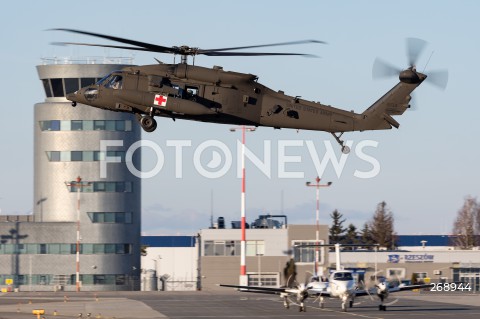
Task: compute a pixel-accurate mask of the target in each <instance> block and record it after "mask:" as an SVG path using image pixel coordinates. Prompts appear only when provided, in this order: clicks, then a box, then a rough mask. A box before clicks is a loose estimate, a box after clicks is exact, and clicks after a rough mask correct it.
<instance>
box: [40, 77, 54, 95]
mask: <svg viewBox="0 0 480 319" xmlns="http://www.w3.org/2000/svg"><path fill="white" fill-rule="evenodd" d="M42 82H43V88H44V89H45V94H46V95H47V97H52V88H51V87H50V81H49V80H48V79H43V80H42Z"/></svg>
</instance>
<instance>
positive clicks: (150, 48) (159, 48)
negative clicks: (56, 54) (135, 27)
mask: <svg viewBox="0 0 480 319" xmlns="http://www.w3.org/2000/svg"><path fill="white" fill-rule="evenodd" d="M50 30H52V31H65V32H72V33H78V34H84V35H90V36H93V37H97V38H102V39H107V40H111V41H115V42H120V43H125V44H130V45H134V46H137V47H141V48H145V49H146V50H142V51H151V52H158V53H174V54H180V53H181V52H180V51H179V50H178V49H177V48H168V47H164V46H161V45H156V44H151V43H147V42H140V41H135V40H130V39H125V38H120V37H114V36H111V35H106V34H100V33H94V32H87V31H81V30H75V29H63V28H58V29H50ZM98 46H100V45H98ZM132 50H138V49H135V48H133V49H132Z"/></svg>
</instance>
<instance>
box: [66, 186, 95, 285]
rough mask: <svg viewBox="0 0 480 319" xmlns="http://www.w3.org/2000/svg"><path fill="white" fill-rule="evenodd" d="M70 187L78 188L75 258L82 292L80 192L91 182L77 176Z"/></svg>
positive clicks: (76, 276)
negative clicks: (85, 181) (83, 181)
mask: <svg viewBox="0 0 480 319" xmlns="http://www.w3.org/2000/svg"><path fill="white" fill-rule="evenodd" d="M66 185H67V186H68V187H75V188H76V190H77V243H76V258H75V269H76V271H75V291H76V292H80V192H81V191H82V187H86V186H89V185H90V183H88V182H87V183H82V178H81V177H80V176H78V177H77V180H76V181H75V182H71V183H69V184H66Z"/></svg>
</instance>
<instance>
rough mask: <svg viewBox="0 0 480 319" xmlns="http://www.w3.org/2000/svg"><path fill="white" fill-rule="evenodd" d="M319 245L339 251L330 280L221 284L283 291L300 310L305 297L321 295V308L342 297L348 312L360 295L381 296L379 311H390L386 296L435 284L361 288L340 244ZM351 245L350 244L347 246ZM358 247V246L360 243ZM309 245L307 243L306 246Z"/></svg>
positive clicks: (287, 302)
mask: <svg viewBox="0 0 480 319" xmlns="http://www.w3.org/2000/svg"><path fill="white" fill-rule="evenodd" d="M317 246H330V247H331V246H335V251H336V264H337V265H336V270H335V271H333V272H332V273H331V274H330V277H329V281H328V282H324V281H318V280H314V281H311V282H308V283H305V284H299V285H297V286H296V287H294V288H272V287H254V286H237V285H220V286H221V287H231V288H237V289H240V291H243V292H253V293H267V294H279V295H280V297H282V298H283V301H284V306H285V308H287V309H288V308H289V307H290V298H295V299H296V303H297V304H298V305H299V311H306V306H305V302H304V301H305V300H306V299H307V298H308V297H317V298H319V300H320V307H321V308H324V305H325V297H328V298H339V299H340V300H341V301H342V310H343V311H347V303H348V305H349V307H353V303H354V300H355V298H356V297H361V296H370V297H372V295H376V296H377V297H378V298H379V299H380V304H379V306H378V310H383V311H386V310H387V305H386V304H384V301H385V299H387V298H388V296H389V295H390V294H391V293H396V292H399V291H405V290H413V289H420V288H427V287H431V284H423V285H407V286H402V287H393V288H391V287H388V284H387V282H385V281H380V282H377V283H375V286H374V287H372V288H367V289H359V287H358V285H357V283H356V282H355V278H354V277H353V272H352V271H349V270H343V269H341V268H342V267H341V262H340V244H335V245H308V247H317ZM345 246H347V245H345ZM357 246H358V245H357ZM302 247H306V245H302Z"/></svg>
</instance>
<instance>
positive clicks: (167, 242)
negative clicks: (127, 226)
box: [141, 236, 195, 247]
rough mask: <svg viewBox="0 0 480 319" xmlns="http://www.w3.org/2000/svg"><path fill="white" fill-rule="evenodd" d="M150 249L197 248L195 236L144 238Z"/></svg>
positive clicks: (143, 243)
mask: <svg viewBox="0 0 480 319" xmlns="http://www.w3.org/2000/svg"><path fill="white" fill-rule="evenodd" d="M141 242H142V245H145V246H148V247H195V236H142V239H141Z"/></svg>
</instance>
